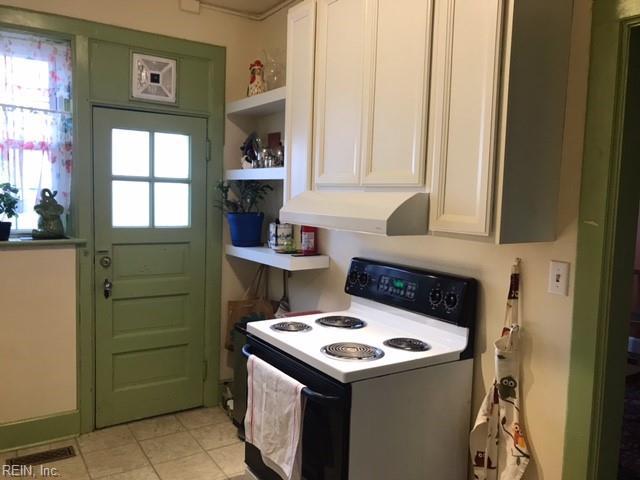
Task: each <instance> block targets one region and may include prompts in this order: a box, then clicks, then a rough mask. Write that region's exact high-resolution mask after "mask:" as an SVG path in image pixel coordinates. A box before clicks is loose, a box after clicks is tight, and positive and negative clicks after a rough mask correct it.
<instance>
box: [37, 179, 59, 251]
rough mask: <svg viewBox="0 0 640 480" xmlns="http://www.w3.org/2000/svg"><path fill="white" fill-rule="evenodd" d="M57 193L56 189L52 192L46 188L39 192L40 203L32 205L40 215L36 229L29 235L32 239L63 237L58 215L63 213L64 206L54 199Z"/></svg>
mask: <svg viewBox="0 0 640 480" xmlns="http://www.w3.org/2000/svg"><path fill="white" fill-rule="evenodd" d="M57 194H58V192H57V191H55V190H54V191H53V192H52V191H51V190H49V189H48V188H44V189H42V192H40V203H38V204H37V205H36V206H35V207H33V209H34V210H35V211H36V213H37V214H38V215H40V218H39V219H38V229H37V230H32V231H31V237H32V238H33V239H34V240H45V239H47V240H49V239H54V238H65V235H64V226H63V225H62V220H61V219H60V215H62V214H63V213H64V207H63V206H62V205H60V204H59V203H58V202H57V201H56V199H55V196H56V195H57Z"/></svg>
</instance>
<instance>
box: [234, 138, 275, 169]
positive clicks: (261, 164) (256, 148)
mask: <svg viewBox="0 0 640 480" xmlns="http://www.w3.org/2000/svg"><path fill="white" fill-rule="evenodd" d="M275 138H277V139H278V140H277V141H278V143H277V144H274V145H273V146H272V142H274V139H275ZM279 138H280V133H279V132H278V133H277V134H274V133H270V134H269V148H263V146H262V145H263V142H262V139H261V138H260V137H258V135H257V134H256V133H255V132H252V133H251V134H250V135H249V136H248V137H247V139H246V140H245V141H244V143H243V144H242V145H241V146H240V150H241V151H242V158H241V161H240V162H241V167H242V168H243V169H248V168H273V167H282V166H284V147H283V146H282V143H281V142H280V141H279Z"/></svg>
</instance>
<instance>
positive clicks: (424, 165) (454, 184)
mask: <svg viewBox="0 0 640 480" xmlns="http://www.w3.org/2000/svg"><path fill="white" fill-rule="evenodd" d="M314 15H315V17H314ZM571 15H572V2H571V0H518V1H515V2H512V1H510V2H505V1H503V0H483V1H478V0H438V1H437V2H436V1H434V0H305V1H304V2H302V3H300V4H298V5H296V6H295V7H293V8H292V9H291V10H290V12H289V25H288V26H289V32H288V35H289V37H288V41H289V43H288V68H287V70H288V75H289V77H288V79H287V88H288V102H287V134H286V138H287V142H289V143H291V145H290V146H289V149H288V150H289V153H288V154H289V155H290V156H291V157H295V158H292V161H290V162H289V164H290V165H291V168H295V169H298V170H297V171H298V172H300V175H297V176H296V175H291V176H290V177H291V178H290V182H291V193H292V195H291V197H295V196H296V195H294V194H293V192H297V193H302V192H304V191H306V190H319V191H324V192H332V191H341V192H345V191H346V192H353V193H354V194H355V193H358V194H359V195H358V196H357V197H354V198H353V200H354V201H355V202H356V203H358V204H362V205H365V204H367V202H369V199H367V198H364V196H363V194H365V193H367V192H379V191H389V192H398V191H402V192H409V193H411V192H422V193H424V194H428V195H429V209H428V212H427V211H426V210H425V211H420V212H419V211H416V212H415V216H416V217H422V216H423V218H424V219H425V222H426V219H427V217H428V219H429V231H430V232H431V233H443V234H455V235H464V236H467V237H468V238H473V237H485V238H489V239H493V240H495V241H496V242H498V243H515V242H534V241H550V240H553V239H554V238H555V227H556V210H557V197H558V188H559V182H558V181H559V172H560V163H561V158H562V147H563V127H564V113H565V103H566V102H565V96H566V88H567V78H568V59H569V50H570V48H569V47H570V32H571ZM314 18H315V20H314ZM311 92H313V93H311ZM296 165H297V166H296ZM303 204H304V205H306V206H307V207H308V206H309V205H311V203H309V202H306V203H304V202H300V205H293V206H291V207H290V209H292V210H293V209H297V210H296V211H298V210H300V209H301V208H303V206H302V205H303ZM307 207H304V208H307ZM323 226H326V225H323Z"/></svg>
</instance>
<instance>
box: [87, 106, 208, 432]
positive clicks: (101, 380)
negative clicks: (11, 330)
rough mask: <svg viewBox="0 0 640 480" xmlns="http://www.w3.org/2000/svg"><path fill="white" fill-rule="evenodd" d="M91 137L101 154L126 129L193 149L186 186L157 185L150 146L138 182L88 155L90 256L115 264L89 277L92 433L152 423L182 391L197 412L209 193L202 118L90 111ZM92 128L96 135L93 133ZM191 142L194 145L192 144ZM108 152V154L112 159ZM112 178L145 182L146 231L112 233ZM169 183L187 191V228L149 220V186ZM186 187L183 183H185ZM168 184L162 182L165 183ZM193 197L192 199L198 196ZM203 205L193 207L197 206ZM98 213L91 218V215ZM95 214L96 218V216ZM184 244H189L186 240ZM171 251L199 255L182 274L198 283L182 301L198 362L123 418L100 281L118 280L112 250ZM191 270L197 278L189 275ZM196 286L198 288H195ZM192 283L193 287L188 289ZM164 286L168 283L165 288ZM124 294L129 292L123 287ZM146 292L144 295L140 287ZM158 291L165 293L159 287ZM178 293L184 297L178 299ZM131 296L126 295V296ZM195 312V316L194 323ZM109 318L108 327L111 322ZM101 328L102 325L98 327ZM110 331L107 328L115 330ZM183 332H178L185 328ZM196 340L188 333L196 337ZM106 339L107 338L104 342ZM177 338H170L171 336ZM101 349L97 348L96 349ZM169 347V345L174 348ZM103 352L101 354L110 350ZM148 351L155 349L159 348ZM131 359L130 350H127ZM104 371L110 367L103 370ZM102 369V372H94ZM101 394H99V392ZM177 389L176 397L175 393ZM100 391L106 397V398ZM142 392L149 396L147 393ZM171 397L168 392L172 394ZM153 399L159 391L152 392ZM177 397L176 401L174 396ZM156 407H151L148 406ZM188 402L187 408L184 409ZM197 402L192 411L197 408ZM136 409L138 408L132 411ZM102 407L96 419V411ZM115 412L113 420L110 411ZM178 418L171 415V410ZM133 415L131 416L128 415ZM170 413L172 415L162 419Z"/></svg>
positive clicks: (108, 307) (108, 309) (101, 157)
mask: <svg viewBox="0 0 640 480" xmlns="http://www.w3.org/2000/svg"><path fill="white" fill-rule="evenodd" d="M92 121H93V127H94V130H93V135H92V140H93V142H94V146H96V147H97V146H98V145H99V147H100V148H101V149H104V148H108V147H107V145H108V144H110V142H111V131H110V130H111V128H127V129H132V130H146V131H147V132H148V133H149V138H148V141H149V142H151V143H153V140H152V139H153V134H154V132H169V133H178V134H183V135H189V137H190V138H191V146H190V147H189V164H190V166H189V175H188V176H187V177H186V178H184V179H179V178H174V179H172V180H171V179H163V178H162V177H156V176H155V169H154V167H151V165H154V159H155V158H156V157H155V155H156V150H155V147H151V146H150V148H149V151H148V154H149V157H148V159H147V160H148V162H150V163H149V172H148V174H147V176H143V177H135V176H133V177H132V176H128V175H122V176H115V175H112V172H111V161H112V158H111V156H110V155H106V156H105V154H104V152H102V151H98V150H96V149H95V148H94V152H93V153H94V155H93V158H92V166H93V171H94V176H93V178H92V185H93V189H92V191H93V196H94V219H95V223H96V224H98V223H99V225H96V226H95V227H94V238H93V241H94V245H95V248H96V253H97V255H96V256H95V258H96V261H97V259H98V258H100V257H101V256H102V255H103V254H104V252H105V250H104V249H108V252H109V254H110V255H111V257H112V258H113V265H111V267H110V268H107V269H104V268H101V266H99V265H96V266H95V267H94V272H95V277H94V285H95V288H94V295H95V297H94V298H95V310H94V315H95V318H96V325H95V332H96V337H95V358H96V370H97V373H96V379H95V381H96V383H95V391H96V417H95V421H96V426H97V425H98V424H102V427H104V426H109V425H114V424H117V423H125V422H127V421H132V417H131V415H135V416H136V417H137V418H144V417H140V416H139V415H146V417H150V416H156V415H160V414H162V412H159V408H160V403H162V401H160V402H156V400H159V399H160V398H162V399H163V401H166V397H167V395H169V396H170V397H175V401H176V402H177V401H178V399H177V397H179V396H180V394H186V392H190V396H189V398H188V399H187V398H186V397H183V398H182V400H181V403H182V405H183V406H182V409H186V408H193V407H195V406H200V405H203V404H204V396H205V385H204V382H203V380H204V379H205V376H206V375H207V371H206V370H207V366H206V362H207V360H206V356H205V353H206V346H205V341H204V334H205V302H206V290H205V286H204V280H205V276H206V265H204V266H203V263H202V262H203V261H204V259H205V258H204V257H205V249H206V239H205V233H206V219H207V209H206V204H207V200H206V193H207V185H206V168H207V157H208V155H207V119H206V118H205V117H203V116H195V115H182V114H178V112H172V113H166V112H164V113H148V112H144V111H141V110H140V109H132V108H127V109H123V108H105V107H94V109H93V116H92ZM96 128H97V129H98V130H96ZM193 142H195V143H193ZM111 153H112V152H111ZM113 177H116V178H115V179H118V178H119V179H123V178H124V179H126V180H133V179H136V178H137V179H138V180H141V181H144V182H147V184H148V186H149V193H150V194H151V197H150V201H149V210H148V212H147V213H148V215H149V217H148V219H149V222H150V223H149V225H148V227H150V228H146V227H133V228H124V229H122V228H117V227H115V228H114V227H113V226H112V225H111V223H112V222H111V218H112V212H111V207H110V198H112V196H113V192H112V181H113V180H114V178H113ZM167 181H169V182H171V181H173V182H175V183H172V184H173V185H176V184H181V185H188V186H189V214H190V221H189V224H188V225H186V228H185V227H156V225H155V220H154V219H153V218H154V211H155V210H154V203H155V202H156V200H157V196H156V194H155V193H153V194H152V193H151V191H152V190H153V189H154V185H157V184H158V183H161V182H167ZM187 182H188V183H187ZM165 185H166V183H165ZM196 195H197V196H196ZM200 201H201V202H203V203H199V202H200ZM96 208H97V211H96ZM98 213H99V215H98ZM187 238H188V240H187ZM165 242H166V243H168V244H174V243H182V244H183V245H184V242H188V245H189V251H190V252H191V253H193V254H195V253H196V252H197V255H191V253H190V254H189V255H188V257H189V260H187V261H186V264H185V268H187V270H186V271H188V272H189V275H193V274H196V272H197V274H198V280H197V282H196V283H193V284H191V286H190V288H189V294H188V298H189V300H188V303H190V304H191V307H190V309H189V314H190V315H191V322H190V323H189V328H188V331H189V345H190V352H194V350H192V348H193V349H197V351H195V352H194V353H196V355H193V356H192V355H189V357H190V359H192V361H196V362H197V364H196V366H195V367H194V365H193V363H188V362H187V363H185V365H187V368H189V369H191V368H194V370H195V371H191V374H190V375H188V376H187V380H186V384H183V385H181V386H180V387H176V384H174V385H173V386H172V387H170V391H166V392H165V394H163V395H161V396H160V397H156V398H155V399H154V400H153V401H152V399H151V398H150V397H147V398H148V402H147V401H146V400H145V401H142V403H140V402H139V401H135V402H134V404H129V405H128V408H127V411H126V412H121V411H120V410H119V409H118V408H116V407H115V404H119V405H122V404H120V403H119V400H118V397H120V398H122V397H123V396H127V395H129V394H130V393H129V394H128V393H124V392H121V393H117V392H112V391H111V387H112V386H113V385H110V382H112V381H113V380H114V379H113V378H112V374H114V373H115V365H114V364H113V358H112V355H111V354H112V352H111V351H109V355H108V357H109V360H106V359H105V357H104V353H105V350H104V349H105V347H106V345H109V347H113V346H114V345H116V344H118V340H117V339H116V338H115V337H114V338H111V337H112V332H111V327H110V326H107V327H106V330H105V325H108V324H109V323H113V322H114V321H115V318H114V316H113V308H114V307H115V304H113V303H111V302H105V300H104V299H103V298H101V297H102V293H101V292H102V283H101V281H102V280H103V279H104V278H105V276H106V275H109V276H110V278H112V280H113V282H115V284H116V289H117V283H118V280H117V279H116V278H114V275H115V274H116V271H117V266H116V264H117V263H118V260H117V258H115V257H114V255H115V249H116V247H115V245H118V244H120V245H127V244H141V243H142V244H144V245H145V247H148V248H149V249H151V248H153V247H154V246H155V247H157V246H158V245H160V244H162V243H165ZM194 268H195V269H196V271H194V270H192V269H194ZM157 279H159V278H154V277H153V275H151V276H148V277H145V280H146V281H147V282H149V283H147V285H148V286H149V287H150V288H153V287H151V284H152V283H153V282H154V280H157ZM163 280H164V281H165V282H167V281H168V282H169V283H170V282H171V281H170V280H169V278H168V277H164V278H163ZM200 281H202V283H200ZM122 282H123V284H125V285H127V284H128V286H129V287H130V288H134V289H135V287H134V286H133V284H134V283H136V281H135V280H133V278H131V277H129V278H128V279H127V278H126V277H125V278H124V279H122ZM190 283H191V282H190ZM164 286H165V287H166V286H167V283H165V284H164ZM124 288H125V289H127V286H125V287H124ZM175 288H177V289H178V290H181V289H182V288H183V287H175ZM143 290H144V288H143ZM160 290H163V288H162V287H161V288H160ZM138 292H139V293H140V294H141V295H143V294H142V293H141V292H140V291H138ZM181 293H183V292H181ZM176 294H178V292H177V291H175V290H174V291H173V292H172V293H165V295H164V296H163V298H165V299H166V298H167V297H168V296H173V295H176ZM130 295H131V294H130ZM130 295H125V296H120V297H118V294H117V292H116V291H115V290H114V295H113V298H114V300H115V299H116V298H120V299H129V300H131V299H132V298H134V297H132V296H130ZM158 295H160V293H159V292H158V291H155V293H151V292H147V294H146V295H145V298H146V299H151V298H153V297H157V298H159V297H158ZM196 312H197V315H196V316H193V315H194V314H195V313H196ZM109 318H110V320H109ZM101 322H106V324H105V323H101ZM114 325H115V324H113V325H111V326H114ZM183 326H184V325H183ZM196 331H197V333H192V332H196ZM147 333H149V334H150V335H149V336H148V337H146V338H147V339H149V338H150V337H151V336H153V335H154V334H155V333H159V332H149V331H147ZM181 333H182V332H180V333H176V334H175V335H178V336H179V335H181ZM107 337H108V338H107ZM174 338H175V337H174ZM103 341H104V342H106V343H100V342H103ZM100 346H101V347H102V356H101V348H99V347H100ZM172 346H173V345H172ZM109 347H106V348H107V350H109ZM154 348H156V349H157V348H161V347H159V346H158V345H156V347H154ZM127 351H129V352H131V350H127ZM107 364H108V367H107ZM99 367H101V368H102V369H106V371H105V370H99V369H98V368H99ZM174 381H176V382H178V381H179V380H178V379H177V378H174ZM99 387H100V388H102V394H101V390H100V388H99ZM146 387H147V388H148V389H153V388H163V387H162V386H159V385H155V386H154V385H147V386H146ZM176 388H178V390H175V389H176ZM105 389H106V390H108V392H105ZM147 391H148V390H147ZM196 391H197V396H198V398H194V397H192V396H191V395H192V394H195V393H196ZM170 392H173V393H170ZM156 393H157V392H156ZM174 394H175V395H174ZM154 402H156V403H155V404H154ZM185 402H187V403H188V405H187V403H185ZM195 403H197V405H196V404H195ZM136 405H137V406H136ZM162 405H163V408H164V407H166V404H164V403H163V404H162ZM101 406H102V412H101V409H100V407H101ZM175 407H176V403H173V406H172V407H171V408H175ZM116 411H118V412H119V413H118V414H116V413H115V412H116ZM172 411H176V410H172ZM133 412H136V413H133ZM122 413H126V414H127V415H129V417H128V418H129V420H124V419H123V417H122V415H121V414H122ZM167 413H170V412H167Z"/></svg>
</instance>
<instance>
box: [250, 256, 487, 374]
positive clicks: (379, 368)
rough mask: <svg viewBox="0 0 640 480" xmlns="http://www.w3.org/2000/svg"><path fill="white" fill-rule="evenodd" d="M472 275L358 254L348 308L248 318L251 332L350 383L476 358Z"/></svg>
mask: <svg viewBox="0 0 640 480" xmlns="http://www.w3.org/2000/svg"><path fill="white" fill-rule="evenodd" d="M476 290H477V285H476V281H475V280H473V279H471V278H466V277H459V276H455V275H449V274H443V273H438V272H430V271H426V270H419V269H415V268H412V267H404V266H400V265H392V264H384V263H381V262H376V261H373V260H366V259H361V258H354V259H353V260H352V262H351V267H350V270H349V274H348V276H347V279H346V283H345V291H346V293H348V294H350V295H351V305H350V306H349V308H347V309H346V310H342V311H337V312H329V313H324V314H316V315H307V316H300V317H290V318H289V319H288V322H283V321H282V320H281V319H276V320H263V321H257V322H250V323H249V324H248V325H247V330H248V332H249V334H250V335H253V336H255V337H257V338H259V339H261V340H263V341H265V342H267V343H269V344H271V345H273V346H274V347H276V348H279V349H280V350H282V351H284V352H285V353H287V354H289V355H291V356H293V357H295V358H297V359H298V360H300V361H302V362H305V363H307V364H308V365H311V366H312V367H314V368H316V369H317V370H319V371H321V372H323V373H325V374H327V375H329V376H331V377H333V378H335V379H336V380H338V381H340V382H343V383H349V382H357V381H359V380H364V379H367V378H373V377H377V376H382V375H388V374H392V373H399V372H403V371H407V370H412V369H415V368H422V367H426V366H429V365H436V364H440V363H446V362H451V361H455V360H459V359H461V358H470V357H471V356H472V354H473V352H472V348H473V331H474V324H475V308H476Z"/></svg>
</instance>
